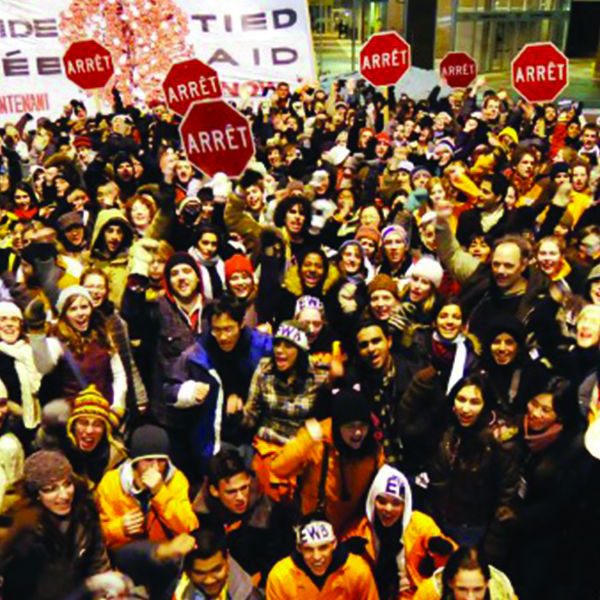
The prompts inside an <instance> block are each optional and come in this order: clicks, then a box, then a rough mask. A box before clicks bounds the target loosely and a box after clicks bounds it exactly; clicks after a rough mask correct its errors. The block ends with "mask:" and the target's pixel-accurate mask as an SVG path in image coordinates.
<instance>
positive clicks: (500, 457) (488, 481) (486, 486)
mask: <svg viewBox="0 0 600 600" xmlns="http://www.w3.org/2000/svg"><path fill="white" fill-rule="evenodd" d="M480 419H481V417H480ZM519 475H520V460H519V454H518V452H517V449H516V447H515V445H514V444H507V443H504V444H503V443H501V442H499V441H497V440H496V439H495V438H494V435H493V433H492V431H491V429H490V428H489V427H487V426H483V427H478V425H477V424H475V425H473V426H472V427H469V428H464V427H460V426H459V425H458V424H453V425H451V426H450V427H449V428H448V429H447V430H446V432H445V433H444V435H443V436H442V441H441V442H440V445H439V447H438V451H437V454H436V457H435V458H434V460H433V461H432V463H431V466H430V469H429V479H430V484H429V490H428V492H429V493H428V495H429V505H430V512H431V514H432V516H433V517H434V519H435V521H436V522H437V523H439V524H440V526H441V527H442V528H443V529H444V528H446V527H452V526H460V525H466V526H468V527H483V528H485V529H486V534H485V537H484V548H485V549H486V550H487V551H488V553H489V554H490V555H492V556H498V555H501V554H504V552H505V551H506V541H507V540H506V537H507V534H508V523H509V521H512V520H513V519H514V511H515V506H516V502H517V491H518V485H519Z"/></svg>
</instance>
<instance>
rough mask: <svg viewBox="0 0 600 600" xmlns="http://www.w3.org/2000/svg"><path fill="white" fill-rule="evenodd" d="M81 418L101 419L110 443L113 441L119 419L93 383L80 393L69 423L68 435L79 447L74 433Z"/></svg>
mask: <svg viewBox="0 0 600 600" xmlns="http://www.w3.org/2000/svg"><path fill="white" fill-rule="evenodd" d="M79 417H93V418H96V419H101V420H102V421H103V423H104V425H105V429H106V437H107V439H108V440H109V441H110V442H112V441H113V439H112V432H113V429H114V428H116V427H118V425H119V419H118V417H117V415H116V414H115V413H113V412H112V411H111V409H110V404H109V402H108V400H107V399H106V398H105V397H104V396H103V395H102V394H101V393H100V392H99V391H98V389H97V388H96V386H95V385H94V384H93V383H92V384H91V385H88V386H87V387H86V388H85V389H84V390H82V391H81V392H79V394H77V396H76V397H75V400H74V401H73V410H72V412H71V416H70V417H69V420H68V421H67V435H68V436H69V439H70V440H71V441H72V442H73V445H74V446H76V445H77V442H76V440H75V434H74V432H73V425H74V424H75V421H76V420H77V419H78V418H79Z"/></svg>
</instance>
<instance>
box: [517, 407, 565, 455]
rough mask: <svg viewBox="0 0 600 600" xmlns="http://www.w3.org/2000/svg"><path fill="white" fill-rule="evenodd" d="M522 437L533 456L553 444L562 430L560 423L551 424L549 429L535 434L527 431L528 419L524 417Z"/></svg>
mask: <svg viewBox="0 0 600 600" xmlns="http://www.w3.org/2000/svg"><path fill="white" fill-rule="evenodd" d="M523 427H524V432H523V437H524V438H525V443H526V444H527V446H528V447H529V450H530V451H531V452H533V453H534V454H535V453H536V452H541V451H542V450H545V449H546V448H547V447H548V446H550V445H551V444H553V443H554V442H555V441H556V440H557V439H558V436H559V435H560V434H561V432H562V430H563V426H562V423H553V424H552V425H550V427H547V428H546V429H544V431H541V432H539V433H535V432H533V431H530V429H529V417H528V416H527V415H525V417H523Z"/></svg>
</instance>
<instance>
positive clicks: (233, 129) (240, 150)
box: [179, 100, 254, 177]
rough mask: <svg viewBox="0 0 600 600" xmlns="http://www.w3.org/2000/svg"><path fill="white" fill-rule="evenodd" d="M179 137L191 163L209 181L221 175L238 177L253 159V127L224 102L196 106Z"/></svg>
mask: <svg viewBox="0 0 600 600" xmlns="http://www.w3.org/2000/svg"><path fill="white" fill-rule="evenodd" d="M179 135H180V136H181V141H182V143H183V147H184V148H185V152H186V154H187V157H188V160H189V161H190V162H191V163H192V164H193V165H194V166H195V167H197V168H198V169H200V171H202V172H203V173H206V175H208V176H209V177H213V175H214V174H215V173H218V172H219V171H220V172H222V173H225V174H226V175H228V176H229V177H239V176H240V175H241V174H242V173H243V172H244V169H245V168H246V165H247V164H248V161H249V160H250V159H251V158H252V157H253V156H254V140H253V139H252V131H251V129H250V123H249V122H248V120H247V119H246V117H244V115H242V113H240V112H238V111H237V110H236V109H235V108H233V107H232V106H230V105H229V104H227V102H225V101H224V100H197V101H196V102H194V103H193V104H192V105H191V106H190V108H189V109H188V111H187V113H186V114H185V117H184V118H183V121H182V122H181V125H180V126H179Z"/></svg>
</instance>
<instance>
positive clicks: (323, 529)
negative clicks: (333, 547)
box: [296, 521, 336, 547]
mask: <svg viewBox="0 0 600 600" xmlns="http://www.w3.org/2000/svg"><path fill="white" fill-rule="evenodd" d="M335 540H336V537H335V533H334V532H333V527H332V526H331V523H328V522H327V521H311V522H310V523H307V524H306V525H304V526H303V527H296V543H297V544H298V545H299V546H309V547H312V546H320V545H321V544H326V543H328V542H335Z"/></svg>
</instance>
